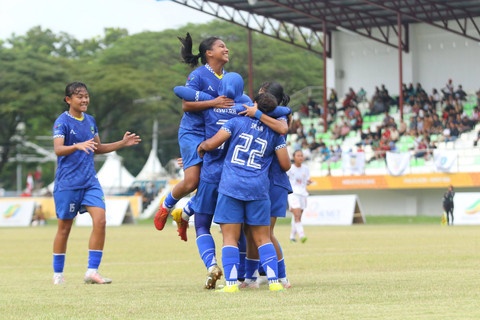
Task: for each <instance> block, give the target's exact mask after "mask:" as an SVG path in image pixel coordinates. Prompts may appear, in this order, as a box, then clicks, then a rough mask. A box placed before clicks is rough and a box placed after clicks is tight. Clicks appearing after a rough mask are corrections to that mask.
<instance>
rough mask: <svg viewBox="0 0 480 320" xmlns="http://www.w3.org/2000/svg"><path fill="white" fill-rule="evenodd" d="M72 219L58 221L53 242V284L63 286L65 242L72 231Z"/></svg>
mask: <svg viewBox="0 0 480 320" xmlns="http://www.w3.org/2000/svg"><path fill="white" fill-rule="evenodd" d="M72 225H73V219H58V227H57V234H56V235H55V239H54V240H53V272H54V274H53V284H64V283H65V280H64V277H63V268H64V266H65V254H66V252H67V241H68V236H69V235H70V230H71V229H72Z"/></svg>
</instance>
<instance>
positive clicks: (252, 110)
mask: <svg viewBox="0 0 480 320" xmlns="http://www.w3.org/2000/svg"><path fill="white" fill-rule="evenodd" d="M243 106H244V107H245V109H246V110H245V111H242V112H239V113H238V114H239V115H244V116H246V117H250V118H255V112H257V110H258V106H257V103H256V102H255V103H254V104H253V107H250V106H247V105H246V104H244V105H243Z"/></svg>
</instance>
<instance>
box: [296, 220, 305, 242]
mask: <svg viewBox="0 0 480 320" xmlns="http://www.w3.org/2000/svg"><path fill="white" fill-rule="evenodd" d="M295 229H297V232H298V235H299V237H300V238H303V237H305V234H304V233H303V225H302V223H301V222H295Z"/></svg>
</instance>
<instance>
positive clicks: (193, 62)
mask: <svg viewBox="0 0 480 320" xmlns="http://www.w3.org/2000/svg"><path fill="white" fill-rule="evenodd" d="M177 38H178V40H180V42H181V43H182V48H181V49H180V55H181V56H182V59H183V62H184V63H186V64H188V65H189V66H190V67H192V68H193V67H196V66H197V65H198V59H199V58H200V60H201V62H202V64H206V63H207V56H206V52H207V50H212V47H213V44H214V43H215V41H217V40H221V39H220V38H217V37H209V38H207V39H205V40H203V41H202V42H201V43H200V45H199V46H198V51H199V53H198V54H197V55H194V54H193V53H192V47H193V42H192V37H191V36H190V33H188V32H187V35H186V36H185V38H181V37H177Z"/></svg>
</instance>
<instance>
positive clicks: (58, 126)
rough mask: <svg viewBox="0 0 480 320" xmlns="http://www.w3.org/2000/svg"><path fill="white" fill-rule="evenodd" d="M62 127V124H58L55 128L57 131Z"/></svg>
mask: <svg viewBox="0 0 480 320" xmlns="http://www.w3.org/2000/svg"><path fill="white" fill-rule="evenodd" d="M61 125H62V124H61V123H58V124H56V125H55V126H54V127H55V129H58V128H60V126H61Z"/></svg>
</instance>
